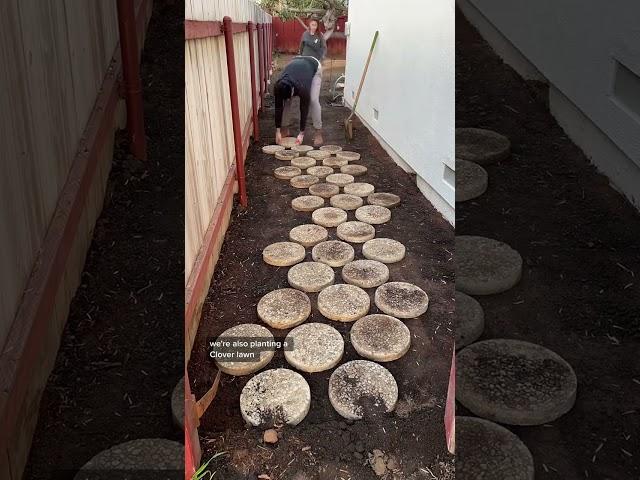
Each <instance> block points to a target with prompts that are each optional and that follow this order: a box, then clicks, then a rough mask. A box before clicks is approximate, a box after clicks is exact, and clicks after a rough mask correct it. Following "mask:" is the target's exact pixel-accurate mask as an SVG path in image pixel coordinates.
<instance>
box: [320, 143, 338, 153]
mask: <svg viewBox="0 0 640 480" xmlns="http://www.w3.org/2000/svg"><path fill="white" fill-rule="evenodd" d="M320 150H321V151H323V152H329V153H330V154H332V155H333V154H334V153H338V152H339V151H340V150H342V147H341V146H340V145H323V146H321V147H320Z"/></svg>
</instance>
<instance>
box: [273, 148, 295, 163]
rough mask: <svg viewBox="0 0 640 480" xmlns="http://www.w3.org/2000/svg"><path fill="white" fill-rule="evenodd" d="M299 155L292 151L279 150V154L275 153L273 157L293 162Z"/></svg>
mask: <svg viewBox="0 0 640 480" xmlns="http://www.w3.org/2000/svg"><path fill="white" fill-rule="evenodd" d="M299 155H300V154H299V153H298V152H294V151H293V150H280V151H279V152H276V153H275V156H276V158H277V159H278V160H285V161H289V160H293V159H294V158H296V157H298V156H299Z"/></svg>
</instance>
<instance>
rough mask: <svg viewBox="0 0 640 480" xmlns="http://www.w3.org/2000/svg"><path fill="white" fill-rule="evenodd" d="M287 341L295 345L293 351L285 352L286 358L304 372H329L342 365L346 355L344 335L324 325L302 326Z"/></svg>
mask: <svg viewBox="0 0 640 480" xmlns="http://www.w3.org/2000/svg"><path fill="white" fill-rule="evenodd" d="M285 341H287V342H290V343H293V349H292V350H285V351H284V358H285V359H286V360H287V362H288V363H289V365H291V366H292V367H294V368H297V369H298V370H302V371H303V372H309V373H315V372H324V371H325V370H329V369H331V368H333V367H335V366H336V365H337V364H338V363H340V360H341V359H342V354H343V353H344V340H343V339H342V335H340V332H338V330H336V329H335V328H333V327H332V326H330V325H326V324H324V323H305V324H304V325H300V326H299V327H296V328H294V329H293V330H291V331H290V332H289V334H288V335H287V336H286V338H285Z"/></svg>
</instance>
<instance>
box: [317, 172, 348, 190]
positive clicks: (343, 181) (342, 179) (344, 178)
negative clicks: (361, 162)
mask: <svg viewBox="0 0 640 480" xmlns="http://www.w3.org/2000/svg"><path fill="white" fill-rule="evenodd" d="M324 180H325V182H327V183H333V184H334V185H337V186H339V187H344V186H345V185H348V184H350V183H353V182H354V181H355V178H353V175H347V174H346V173H332V174H331V175H327V178H325V179H324Z"/></svg>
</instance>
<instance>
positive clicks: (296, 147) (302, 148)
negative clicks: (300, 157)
mask: <svg viewBox="0 0 640 480" xmlns="http://www.w3.org/2000/svg"><path fill="white" fill-rule="evenodd" d="M291 150H293V151H294V152H299V153H307V152H308V151H310V150H313V147H312V146H311V145H294V146H292V147H291Z"/></svg>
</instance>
